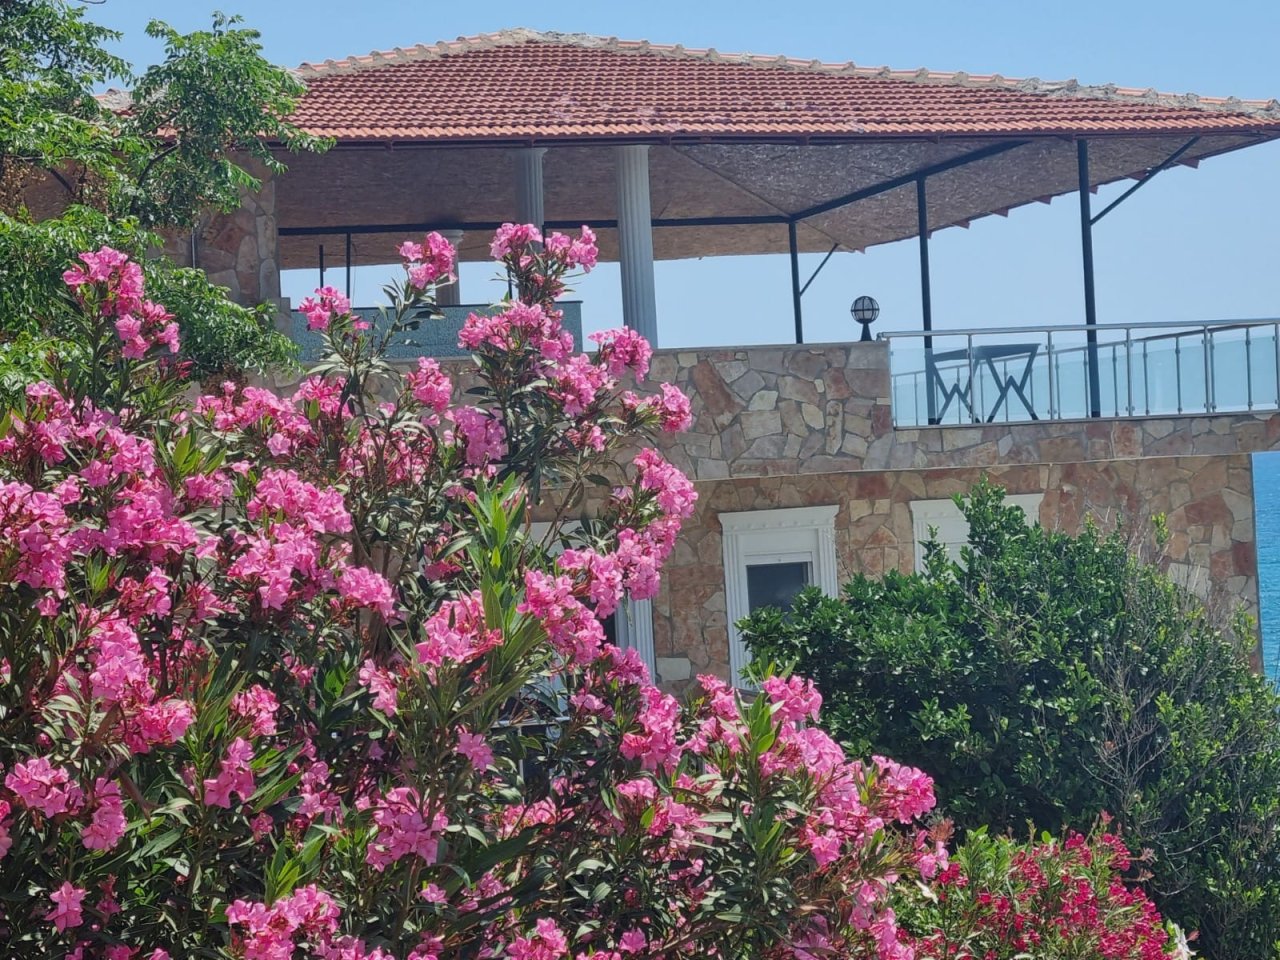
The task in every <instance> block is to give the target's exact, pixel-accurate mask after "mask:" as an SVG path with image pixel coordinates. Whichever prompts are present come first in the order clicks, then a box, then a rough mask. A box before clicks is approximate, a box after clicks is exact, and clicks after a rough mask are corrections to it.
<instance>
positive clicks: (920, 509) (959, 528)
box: [911, 493, 1044, 572]
mask: <svg viewBox="0 0 1280 960" xmlns="http://www.w3.org/2000/svg"><path fill="white" fill-rule="evenodd" d="M1043 501H1044V493H1014V494H1007V495H1006V496H1005V498H1004V502H1005V505H1006V506H1010V507H1019V508H1021V509H1022V512H1023V513H1025V514H1026V516H1027V523H1029V524H1030V523H1036V522H1037V521H1039V519H1040V504H1041V503H1042V502H1043ZM930 528H932V529H934V530H936V531H937V540H938V542H939V543H940V544H942V546H943V548H944V549H947V550H948V552H950V553H951V554H952V555H953V556H956V555H958V552H959V548H960V547H962V546H963V545H965V544H966V543H968V542H969V521H967V520H966V519H965V518H964V514H963V513H961V512H960V508H959V507H957V506H956V503H955V501H954V500H952V499H951V498H950V497H946V498H944V499H941V500H912V501H911V538H912V540H913V542H914V547H915V569H916V571H917V572H919V571H921V570H923V569H924V544H925V541H927V540H928V539H929V532H930Z"/></svg>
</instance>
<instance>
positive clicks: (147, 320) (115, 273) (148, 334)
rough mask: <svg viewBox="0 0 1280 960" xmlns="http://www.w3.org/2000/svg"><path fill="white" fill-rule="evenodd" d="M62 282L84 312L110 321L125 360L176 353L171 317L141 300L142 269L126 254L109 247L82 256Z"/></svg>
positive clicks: (174, 333)
mask: <svg viewBox="0 0 1280 960" xmlns="http://www.w3.org/2000/svg"><path fill="white" fill-rule="evenodd" d="M62 279H63V281H64V282H65V283H66V284H67V286H68V287H70V288H71V290H72V291H73V292H74V293H75V296H76V298H77V299H78V300H79V301H80V302H81V303H82V304H83V305H84V306H85V307H86V309H89V310H94V311H97V312H98V313H99V314H100V315H101V316H103V317H109V318H111V319H112V325H113V326H114V327H115V332H116V335H117V336H118V337H119V339H120V342H121V352H122V353H123V355H124V356H125V357H126V358H128V359H130V360H138V359H141V358H142V357H144V356H146V355H147V353H148V352H149V351H150V350H151V349H152V348H153V347H155V346H164V347H167V348H168V350H169V352H170V353H177V352H178V325H177V323H175V322H174V320H173V314H171V313H169V312H167V311H166V310H165V309H164V307H162V306H160V305H159V304H157V303H152V302H151V301H150V300H147V299H145V298H144V296H143V293H144V290H143V278H142V267H141V266H140V265H138V264H137V263H134V262H133V261H131V260H130V259H129V257H128V256H127V255H126V254H124V253H121V252H120V251H119V250H113V249H112V248H111V247H102V248H101V249H100V250H98V251H97V252H96V253H87V252H86V253H82V254H80V264H78V265H76V266H74V267H71V268H70V269H69V270H67V271H66V272H65V273H63V275H62Z"/></svg>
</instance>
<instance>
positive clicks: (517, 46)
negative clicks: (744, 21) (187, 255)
mask: <svg viewBox="0 0 1280 960" xmlns="http://www.w3.org/2000/svg"><path fill="white" fill-rule="evenodd" d="M297 73H298V75H299V76H300V77H301V78H302V79H303V80H304V81H305V82H306V83H307V87H308V89H307V92H306V94H305V95H304V96H303V97H302V99H301V102H300V103H299V106H298V110H297V113H296V116H295V120H296V122H298V123H299V124H300V125H301V126H302V127H304V128H305V129H307V130H309V131H311V132H313V133H316V134H321V135H325V136H332V137H336V138H338V139H340V140H379V141H382V140H390V141H395V140H427V141H473V142H475V141H488V142H492V141H520V142H530V141H542V142H553V141H584V140H601V139H631V140H641V141H644V140H649V141H654V140H656V141H669V140H681V139H690V140H697V139H733V138H756V139H760V138H782V139H799V140H806V139H817V140H827V139H830V140H849V139H879V138H888V137H898V136H907V137H946V136H965V137H973V136H1001V135H1017V136H1037V135H1049V136H1056V135H1063V134H1067V135H1070V134H1090V135H1094V136H1105V135H1116V134H1119V135H1161V134H1191V133H1219V132H1220V133H1227V132H1231V133H1240V132H1248V131H1257V132H1262V133H1267V134H1272V133H1280V104H1277V102H1276V101H1275V100H1271V101H1243V100H1237V99H1234V98H1230V99H1215V98H1205V97H1196V96H1194V95H1186V96H1176V95H1168V94H1160V93H1157V92H1155V91H1152V90H1136V89H1124V88H1118V87H1112V86H1106V87H1089V86H1083V85H1081V84H1078V83H1076V82H1075V81H1065V82H1058V83H1048V82H1042V81H1039V80H1034V79H1031V80H1011V79H1007V78H1004V77H1000V76H996V75H969V74H964V73H936V72H931V71H928V70H915V71H903V70H890V69H888V68H887V67H862V66H857V65H855V64H852V63H845V64H827V63H819V62H817V61H802V60H795V59H790V58H786V57H760V56H753V55H747V54H732V55H730V54H721V53H718V52H716V51H715V50H689V49H685V48H683V47H680V46H659V45H656V44H650V43H647V42H644V41H639V42H633V41H620V40H615V39H604V38H600V37H589V36H583V35H579V34H574V35H569V34H554V33H536V32H534V31H529V30H511V31H504V32H502V33H497V34H488V35H484V36H478V37H469V38H460V39H459V40H456V41H451V42H443V43H438V44H433V45H419V46H415V47H411V48H406V49H396V50H390V51H385V52H381V53H371V54H369V55H367V56H362V57H349V58H347V59H345V60H337V61H333V60H328V61H325V62H324V63H319V64H309V63H308V64H303V65H302V66H301V67H299V68H298V70H297Z"/></svg>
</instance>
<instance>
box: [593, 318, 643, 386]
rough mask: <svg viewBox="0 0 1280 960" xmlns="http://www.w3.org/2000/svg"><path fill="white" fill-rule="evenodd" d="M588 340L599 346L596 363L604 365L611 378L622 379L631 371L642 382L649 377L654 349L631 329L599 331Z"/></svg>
mask: <svg viewBox="0 0 1280 960" xmlns="http://www.w3.org/2000/svg"><path fill="white" fill-rule="evenodd" d="M587 339H588V340H590V341H592V342H593V343H596V344H599V347H600V348H599V349H598V350H597V351H596V361H597V362H598V363H602V364H604V366H605V369H606V370H608V371H609V374H610V375H611V376H614V377H620V376H622V375H623V374H624V373H626V372H628V371H630V372H631V373H633V374H634V375H635V378H636V380H637V381H640V380H643V379H644V378H645V377H646V376H647V375H648V373H649V360H650V358H651V357H652V356H653V347H651V346H649V341H648V340H646V339H645V338H644V337H642V336H641V335H640V334H638V333H636V332H635V331H634V330H632V329H631V328H630V327H621V328H619V329H617V330H599V331H597V332H596V333H593V334H590V335H589V336H588V337H587Z"/></svg>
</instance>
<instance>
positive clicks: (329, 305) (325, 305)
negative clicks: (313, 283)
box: [298, 287, 351, 330]
mask: <svg viewBox="0 0 1280 960" xmlns="http://www.w3.org/2000/svg"><path fill="white" fill-rule="evenodd" d="M298 311H299V312H300V313H301V314H302V315H303V316H305V317H306V318H307V329H309V330H327V329H328V328H329V324H330V323H331V322H332V321H333V318H334V317H345V316H347V315H349V314H350V313H351V301H350V300H348V299H347V298H346V297H345V296H344V295H343V294H342V293H340V292H338V290H337V288H336V287H318V288H317V289H316V292H315V294H314V295H313V296H310V297H307V298H306V299H304V300H303V301H302V302H301V303H300V304H298Z"/></svg>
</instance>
